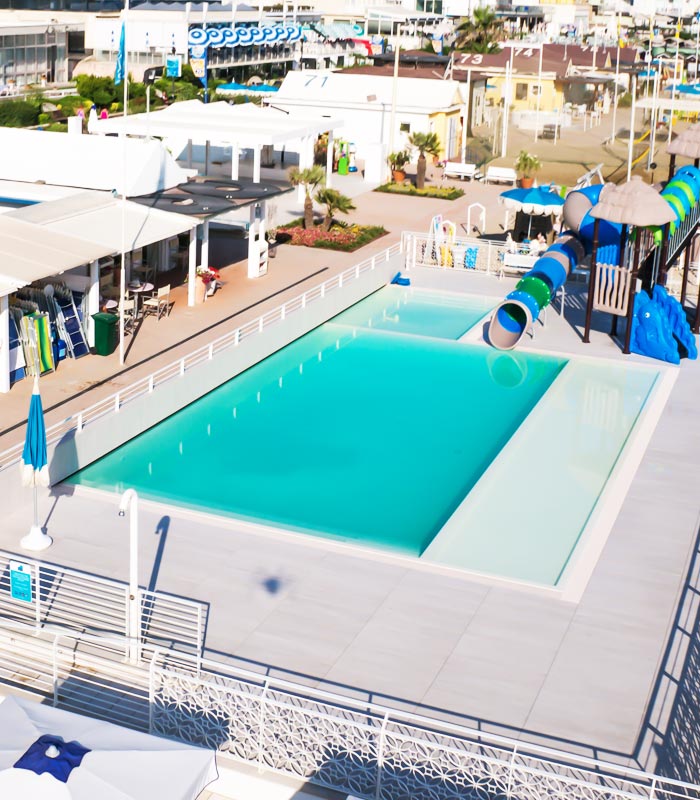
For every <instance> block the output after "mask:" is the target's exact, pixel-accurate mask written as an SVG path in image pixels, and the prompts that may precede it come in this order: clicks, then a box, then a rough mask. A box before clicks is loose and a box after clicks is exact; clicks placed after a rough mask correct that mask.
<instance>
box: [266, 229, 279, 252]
mask: <svg viewBox="0 0 700 800" xmlns="http://www.w3.org/2000/svg"><path fill="white" fill-rule="evenodd" d="M265 235H266V237H267V245H268V247H267V256H268V258H275V257H276V256H277V228H268V230H267V233H266V234H265Z"/></svg>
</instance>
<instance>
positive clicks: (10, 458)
mask: <svg viewBox="0 0 700 800" xmlns="http://www.w3.org/2000/svg"><path fill="white" fill-rule="evenodd" d="M400 252H402V244H401V243H400V242H399V243H397V244H393V245H391V246H390V247H387V248H386V249H385V250H383V251H381V252H380V253H377V254H376V255H374V256H372V257H371V258H367V259H365V260H364V261H360V262H359V264H356V265H355V266H353V267H349V268H348V269H346V270H344V271H343V272H340V273H338V274H337V275H334V276H333V277H332V278H328V279H327V280H325V281H323V283H320V284H317V285H316V286H314V287H312V288H311V289H307V290H306V291H305V292H303V293H302V294H300V295H297V296H296V297H293V298H292V299H290V300H287V301H286V302H285V303H282V304H281V305H279V306H276V307H275V308H273V309H271V310H270V311H264V312H263V313H262V314H261V315H260V316H259V317H256V318H255V319H254V320H251V321H249V322H245V323H243V324H242V325H240V326H239V327H237V328H235V329H234V330H233V331H230V332H228V333H225V334H222V335H221V336H218V337H217V338H216V339H213V340H211V341H210V342H208V343H207V344H205V345H202V346H201V347H198V348H197V349H196V350H193V351H192V352H190V353H188V354H187V355H185V356H182V357H181V358H179V359H177V360H176V361H173V362H171V363H170V364H167V365H166V366H164V367H161V368H160V369H158V370H155V371H154V372H152V373H151V374H150V375H148V376H146V377H145V378H139V379H138V380H136V381H134V382H133V383H131V384H129V385H128V386H126V387H125V388H123V389H120V390H119V391H118V392H114V393H113V394H111V395H109V396H108V397H106V398H104V399H102V400H98V401H97V402H96V403H93V404H92V405H91V406H88V407H87V408H84V409H83V410H82V411H79V412H77V413H74V414H72V415H71V416H69V417H67V418H66V419H65V420H62V421H61V422H57V423H55V424H54V425H51V426H50V427H48V428H47V429H46V441H47V444H48V445H52V444H54V443H55V442H57V441H59V440H60V439H61V438H62V437H63V436H65V434H66V433H68V432H70V431H75V432H76V433H81V432H82V431H83V430H84V429H85V427H86V426H87V425H89V424H91V423H93V422H95V421H96V420H98V419H100V418H102V417H104V416H105V415H107V414H118V413H119V410H120V409H121V408H122V407H123V406H124V405H125V404H126V403H128V402H130V401H132V400H135V399H136V398H138V397H141V396H143V395H145V394H150V393H151V392H152V391H153V389H154V388H155V387H156V386H159V385H162V384H163V383H166V382H167V381H170V380H172V379H173V378H178V377H180V376H181V375H184V373H185V372H186V371H187V369H188V368H190V369H191V368H192V367H195V366H197V365H198V364H199V363H201V362H203V361H207V360H209V359H210V358H212V357H213V356H214V355H216V354H217V353H218V352H221V351H222V350H225V349H228V348H229V347H237V346H238V345H239V344H240V342H241V341H242V340H243V339H245V338H246V337H248V336H253V335H257V334H259V333H262V332H263V331H264V330H265V328H266V327H267V326H269V325H272V324H274V323H276V322H279V321H282V320H284V319H285V318H286V317H287V316H288V314H289V313H290V312H293V311H298V310H301V309H303V308H305V307H306V306H307V305H308V303H309V302H310V301H313V300H315V299H318V298H321V297H324V296H325V295H326V293H327V292H328V291H332V290H334V289H339V288H342V287H343V285H344V284H345V283H347V282H348V281H351V280H354V279H356V278H359V277H360V275H362V274H364V273H365V272H368V271H371V270H374V269H375V267H376V266H377V265H378V264H380V263H381V262H382V261H388V260H389V259H390V258H392V257H393V256H395V255H398V254H399V253H400ZM23 447H24V444H23V443H19V444H16V445H14V446H12V447H9V448H8V449H7V450H5V451H4V452H2V453H0V471H1V470H3V469H7V467H9V466H11V465H12V464H15V463H17V462H18V461H19V459H20V456H21V454H22V450H23Z"/></svg>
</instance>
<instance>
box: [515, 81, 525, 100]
mask: <svg viewBox="0 0 700 800" xmlns="http://www.w3.org/2000/svg"><path fill="white" fill-rule="evenodd" d="M515 99H516V100H527V84H526V83H516V84H515Z"/></svg>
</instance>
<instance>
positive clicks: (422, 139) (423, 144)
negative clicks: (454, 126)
mask: <svg viewBox="0 0 700 800" xmlns="http://www.w3.org/2000/svg"><path fill="white" fill-rule="evenodd" d="M408 143H409V144H410V145H411V147H415V148H416V150H418V153H419V155H418V167H417V169H416V186H417V187H418V188H419V189H422V188H423V187H424V186H425V168H426V163H425V154H426V153H427V154H428V155H430V156H439V155H440V139H439V138H438V135H437V133H421V132H420V131H416V133H412V134H411V135H410V136H409V137H408Z"/></svg>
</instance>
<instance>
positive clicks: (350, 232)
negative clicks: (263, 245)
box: [278, 221, 387, 253]
mask: <svg viewBox="0 0 700 800" xmlns="http://www.w3.org/2000/svg"><path fill="white" fill-rule="evenodd" d="M386 233H387V231H386V230H385V229H384V228H382V227H381V225H348V226H341V225H334V226H333V227H332V228H331V229H330V230H329V231H324V230H323V229H322V228H321V226H320V225H317V226H316V227H314V228H310V229H309V230H306V229H305V228H304V227H303V223H302V222H301V221H294V222H292V223H290V224H289V225H285V226H284V227H283V228H278V239H281V238H282V236H283V237H284V240H285V241H287V242H288V243H289V244H295V245H299V246H301V247H321V248H323V249H325V250H343V251H345V252H347V253H351V252H352V251H353V250H357V249H358V248H359V247H364V245H366V244H369V243H370V242H373V241H374V240H375V239H378V238H379V237H380V236H384V235H385V234H386ZM279 234H282V236H280V235H279ZM285 234H286V236H285ZM287 236H288V237H289V238H287Z"/></svg>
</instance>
